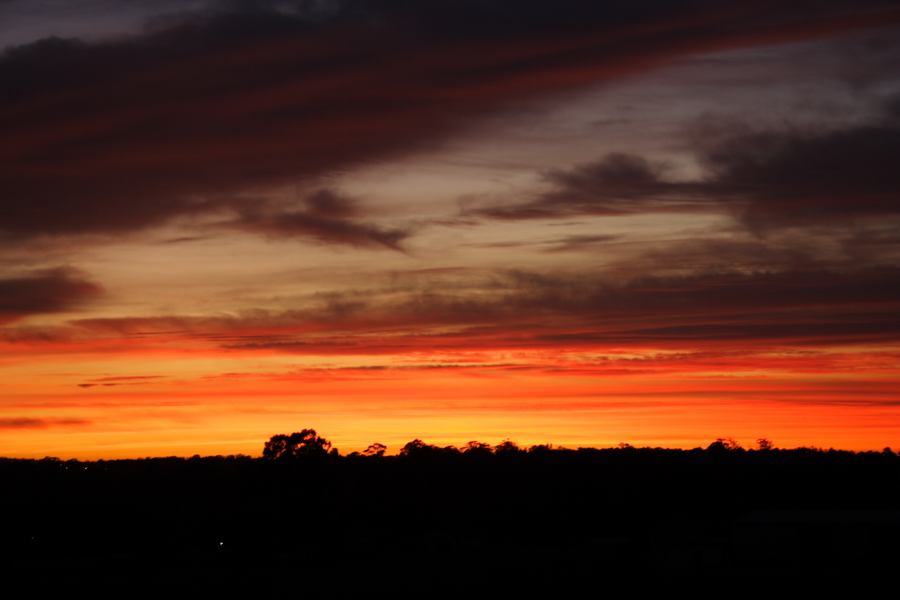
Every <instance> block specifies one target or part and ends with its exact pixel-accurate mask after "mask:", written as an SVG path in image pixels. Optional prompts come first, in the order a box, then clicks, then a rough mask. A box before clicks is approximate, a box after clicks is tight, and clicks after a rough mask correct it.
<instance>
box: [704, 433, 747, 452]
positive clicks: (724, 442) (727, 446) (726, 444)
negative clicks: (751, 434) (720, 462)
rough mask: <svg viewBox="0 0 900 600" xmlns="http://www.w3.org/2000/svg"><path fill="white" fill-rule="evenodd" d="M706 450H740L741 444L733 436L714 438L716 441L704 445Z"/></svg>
mask: <svg viewBox="0 0 900 600" xmlns="http://www.w3.org/2000/svg"><path fill="white" fill-rule="evenodd" d="M706 449H707V450H710V451H713V452H725V451H734V450H741V445H740V444H739V443H738V441H737V440H736V439H734V438H731V437H729V438H716V441H714V442H713V443H711V444H710V445H709V446H707V447H706Z"/></svg>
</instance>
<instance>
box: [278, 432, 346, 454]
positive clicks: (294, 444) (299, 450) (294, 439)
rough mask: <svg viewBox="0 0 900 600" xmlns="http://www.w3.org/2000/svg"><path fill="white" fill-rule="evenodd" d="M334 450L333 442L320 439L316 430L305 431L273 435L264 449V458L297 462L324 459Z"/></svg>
mask: <svg viewBox="0 0 900 600" xmlns="http://www.w3.org/2000/svg"><path fill="white" fill-rule="evenodd" d="M329 451H331V453H332V454H336V451H337V449H336V448H335V449H334V450H332V448H331V442H329V441H328V440H326V439H325V438H323V437H319V435H318V434H317V433H316V430H315V429H303V430H301V431H297V432H294V433H292V434H290V435H285V434H283V433H279V434H277V435H273V436H272V437H271V438H269V441H268V442H266V445H265V447H264V448H263V458H265V459H268V460H278V461H284V460H296V459H299V458H324V457H326V456H328V454H329Z"/></svg>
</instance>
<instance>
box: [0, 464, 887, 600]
mask: <svg viewBox="0 0 900 600" xmlns="http://www.w3.org/2000/svg"><path fill="white" fill-rule="evenodd" d="M0 486H2V495H0V511H2V512H0V514H2V522H3V527H2V533H0V559H2V564H3V567H2V569H3V582H4V584H5V585H7V586H12V585H22V584H24V585H27V586H28V587H29V589H31V590H33V591H38V590H41V589H42V588H56V589H58V588H63V587H66V588H67V587H69V586H70V585H74V586H77V587H106V588H112V589H118V590H120V591H123V592H127V591H128V590H136V589H140V590H142V591H146V590H147V589H160V590H164V589H170V590H172V591H173V592H174V591H179V590H180V591H184V590H187V591H197V592H204V591H209V590H223V591H229V592H235V591H237V592H242V591H243V592H246V593H247V594H249V595H250V597H267V596H266V595H267V594H268V593H270V592H279V593H282V592H285V591H290V592H295V593H294V594H293V595H294V596H297V597H306V596H309V595H322V596H324V595H327V596H331V597H335V596H347V595H353V596H356V595H358V594H361V593H369V592H372V593H377V594H378V595H381V594H384V593H390V592H398V593H403V592H406V593H408V592H412V593H416V594H421V595H423V596H426V597H430V596H433V595H435V594H437V593H443V592H448V591H455V592H463V593H465V592H471V593H474V592H478V594H477V595H480V593H481V592H485V591H492V590H493V591H497V592H503V591H511V590H525V591H527V590H545V591H546V590H556V591H557V592H559V591H561V590H574V589H578V586H581V585H586V586H589V587H588V589H594V590H598V589H599V590H602V589H606V586H607V585H608V584H609V582H613V581H616V582H622V581H623V580H624V581H626V582H628V584H629V585H630V586H631V588H632V589H639V588H640V587H642V586H644V585H649V584H655V583H658V582H664V581H674V582H678V581H687V580H690V579H698V580H700V579H702V580H703V581H705V582H718V581H723V582H724V581H727V582H730V583H734V582H738V583H740V582H748V583H751V584H752V583H753V582H760V581H769V580H773V581H775V580H779V579H780V578H787V577H789V578H791V579H794V580H801V581H802V580H807V581H810V582H813V581H814V582H817V583H819V584H822V583H823V582H824V583H826V584H827V582H828V581H830V580H832V579H834V580H838V579H842V578H860V577H862V578H871V577H876V578H883V577H885V576H891V575H892V574H893V573H895V572H898V571H900V569H898V566H900V562H898V559H900V542H898V540H900V457H898V456H897V455H895V454H893V453H891V452H889V451H885V452H883V453H862V454H852V453H846V452H835V451H825V452H823V451H814V450H791V451H781V450H768V451H742V450H723V449H722V448H718V449H713V450H694V451H674V450H651V449H630V448H628V449H616V450H579V451H564V450H548V449H546V448H544V449H540V448H538V449H533V450H532V451H530V452H520V451H517V452H509V453H504V454H502V455H501V454H493V453H491V452H489V451H483V452H479V451H474V450H473V451H470V452H468V453H458V452H453V453H442V452H439V451H434V452H423V453H419V454H418V455H416V454H415V453H413V454H410V455H408V456H401V457H364V456H351V457H336V456H320V457H311V458H310V457H301V458H299V459H291V460H283V461H278V460H264V459H256V458H249V457H240V456H239V457H209V458H197V457H195V458H193V459H177V458H164V459H146V460H133V461H105V462H104V461H99V462H76V461H59V460H50V459H47V460H38V461H25V460H11V459H6V460H0ZM7 589H8V588H7ZM602 595H607V594H602ZM8 597H13V596H8Z"/></svg>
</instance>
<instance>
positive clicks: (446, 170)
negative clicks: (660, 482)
mask: <svg viewBox="0 0 900 600" xmlns="http://www.w3.org/2000/svg"><path fill="white" fill-rule="evenodd" d="M0 131H2V136H0V455H2V456H13V457H43V456H48V455H49V456H59V457H63V458H73V457H74V458H119V457H142V456H168V455H179V456H190V455H193V454H201V455H207V454H236V453H243V454H250V455H259V453H260V452H261V450H262V446H263V443H264V441H265V440H266V439H268V438H269V437H270V436H271V435H274V434H276V433H289V432H291V431H299V430H300V429H304V428H314V429H316V430H317V431H318V432H319V434H320V435H323V436H325V437H327V438H328V439H329V440H330V441H331V442H332V443H333V444H334V445H335V446H336V447H338V448H339V449H340V450H341V452H344V453H346V452H349V451H353V450H362V449H364V448H366V447H367V446H368V445H369V444H371V443H374V442H380V443H384V444H386V445H387V446H388V453H396V452H397V451H398V450H399V448H400V447H401V446H402V445H403V444H404V443H405V442H407V441H409V440H412V439H413V438H420V439H423V440H425V441H426V442H428V443H435V444H440V445H445V444H456V445H462V444H465V443H466V442H468V441H470V440H479V441H482V442H487V443H492V444H496V443H499V442H501V441H502V440H504V439H511V440H513V441H516V442H518V443H519V444H521V445H531V444H542V443H551V444H554V445H561V446H566V447H571V448H575V447H582V446H594V447H608V446H615V445H617V444H620V443H629V444H632V445H636V446H665V447H673V448H692V447H696V446H706V445H707V444H709V443H710V442H711V441H713V440H715V439H716V438H719V437H733V438H735V439H736V440H737V441H739V442H740V443H742V444H744V445H745V446H747V447H752V446H753V445H754V444H755V442H756V440H757V438H761V437H765V438H768V439H770V440H772V441H773V442H774V443H775V445H776V446H779V447H798V446H813V447H822V448H829V447H834V448H845V449H853V450H868V449H878V450H880V449H881V448H883V447H885V446H893V447H894V448H900V4H898V3H897V2H887V1H876V0H854V1H847V0H819V1H816V2H811V1H803V0H800V1H798V2H791V3H784V2H774V1H767V0H760V1H758V2H746V3H730V2H728V3H726V2H717V1H711V0H690V1H681V0H669V1H661V0H641V1H629V2H625V1H621V2H619V1H610V2H602V3H601V2H594V1H581V0H556V1H554V2H548V1H546V0H544V1H537V0H518V1H516V2H512V1H502V0H480V1H478V0H456V1H451V0H430V1H429V2H417V1H413V0H394V1H389V0H300V1H288V0H285V1H281V2H253V1H238V0H234V1H213V0H208V1H201V0H196V1H182V2H175V1H171V0H164V1H160V0H153V1H151V0H120V1H112V0H65V1H63V0H40V1H38V0H0Z"/></svg>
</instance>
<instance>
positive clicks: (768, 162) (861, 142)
mask: <svg viewBox="0 0 900 600" xmlns="http://www.w3.org/2000/svg"><path fill="white" fill-rule="evenodd" d="M701 158H702V159H703V161H704V162H705V163H706V165H707V167H708V169H709V171H710V172H711V174H712V177H711V179H710V180H709V181H708V182H707V183H706V184H705V185H704V186H703V190H704V192H705V193H706V194H707V195H708V196H710V197H719V198H725V199H729V200H731V201H735V202H740V203H745V204H744V205H743V208H742V210H741V219H742V220H743V221H744V222H745V223H746V224H747V225H748V226H750V227H751V228H753V229H757V230H766V229H771V228H779V227H790V226H803V225H809V224H817V223H818V224H834V223H842V222H846V221H847V220H848V219H856V218H867V217H887V216H895V217H896V216H900V120H898V119H896V118H886V119H885V120H884V121H882V122H878V123H872V124H868V125H863V126H859V127H852V128H846V129H839V130H836V131H828V132H823V133H816V132H812V133H809V132H802V131H801V132H787V133H769V132H763V133H748V134H746V135H737V136H734V137H729V138H726V139H724V140H722V141H716V142H713V143H711V144H710V146H709V147H706V148H703V149H702V153H701Z"/></svg>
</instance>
